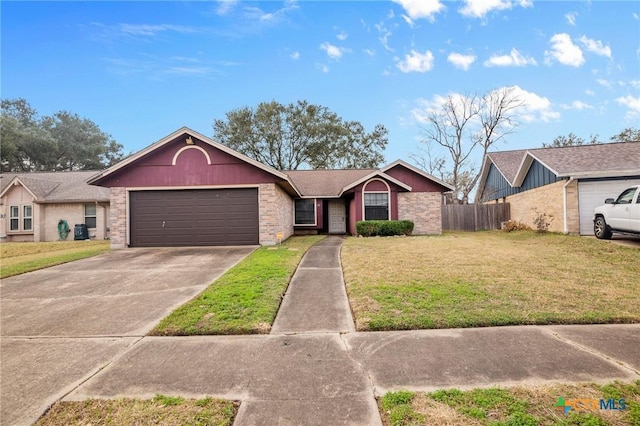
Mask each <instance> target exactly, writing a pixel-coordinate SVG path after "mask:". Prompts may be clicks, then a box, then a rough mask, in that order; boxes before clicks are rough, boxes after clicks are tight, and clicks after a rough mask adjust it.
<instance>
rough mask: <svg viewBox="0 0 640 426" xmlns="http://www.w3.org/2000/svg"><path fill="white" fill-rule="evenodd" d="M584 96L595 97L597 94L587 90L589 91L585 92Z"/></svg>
mask: <svg viewBox="0 0 640 426" xmlns="http://www.w3.org/2000/svg"><path fill="white" fill-rule="evenodd" d="M584 94H585V95H587V96H595V94H596V92H594V91H593V90H591V89H587V90H585V91H584Z"/></svg>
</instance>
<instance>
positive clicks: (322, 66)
mask: <svg viewBox="0 0 640 426" xmlns="http://www.w3.org/2000/svg"><path fill="white" fill-rule="evenodd" d="M316 68H318V69H319V70H320V71H322V73H323V74H327V73H328V72H329V67H328V66H327V65H325V64H316Z"/></svg>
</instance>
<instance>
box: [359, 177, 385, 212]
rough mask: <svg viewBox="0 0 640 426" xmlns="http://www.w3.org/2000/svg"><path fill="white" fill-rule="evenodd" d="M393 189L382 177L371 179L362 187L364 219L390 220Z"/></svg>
mask: <svg viewBox="0 0 640 426" xmlns="http://www.w3.org/2000/svg"><path fill="white" fill-rule="evenodd" d="M390 194H391V190H390V188H389V185H388V184H387V182H385V181H383V180H382V179H376V178H374V179H371V180H369V181H367V183H365V184H364V186H363V187H362V204H363V209H362V211H363V216H364V217H363V219H364V220H390V219H391V209H390V208H389V204H390Z"/></svg>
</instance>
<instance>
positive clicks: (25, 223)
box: [22, 206, 33, 231]
mask: <svg viewBox="0 0 640 426" xmlns="http://www.w3.org/2000/svg"><path fill="white" fill-rule="evenodd" d="M32 211H33V210H32V207H31V206H22V230H23V231H31V230H33V216H32Z"/></svg>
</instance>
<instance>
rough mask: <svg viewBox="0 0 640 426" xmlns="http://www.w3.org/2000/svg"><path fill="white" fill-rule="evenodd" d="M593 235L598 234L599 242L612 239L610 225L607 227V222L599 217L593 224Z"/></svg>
mask: <svg viewBox="0 0 640 426" xmlns="http://www.w3.org/2000/svg"><path fill="white" fill-rule="evenodd" d="M593 233H594V234H596V238H598V239H599V240H610V239H611V229H610V228H609V225H607V222H605V220H604V217H602V216H598V217H597V218H596V220H595V221H594V222H593Z"/></svg>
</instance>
